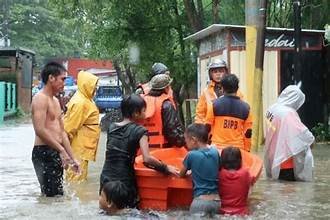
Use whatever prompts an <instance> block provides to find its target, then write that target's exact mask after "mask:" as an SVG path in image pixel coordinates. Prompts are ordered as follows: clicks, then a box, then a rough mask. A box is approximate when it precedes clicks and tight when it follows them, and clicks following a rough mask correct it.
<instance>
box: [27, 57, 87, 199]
mask: <svg viewBox="0 0 330 220" xmlns="http://www.w3.org/2000/svg"><path fill="white" fill-rule="evenodd" d="M41 78H42V82H43V83H44V85H45V86H44V88H43V89H42V90H41V91H40V92H39V93H38V94H37V95H35V96H34V97H33V99H32V123H33V127H34V131H35V134H36V137H35V140H34V148H33V151H32V162H33V166H34V169H35V172H36V175H37V177H38V181H39V183H40V188H41V192H42V194H45V195H46V196H49V197H52V196H56V195H63V185H62V182H63V168H67V167H68V166H69V165H70V166H72V169H73V170H75V171H76V172H79V169H80V167H79V163H78V162H77V161H76V160H75V159H74V157H73V154H72V151H71V146H70V142H69V140H68V137H67V134H66V133H65V131H64V126H63V120H62V113H61V107H60V103H59V101H58V99H57V98H55V95H56V94H57V93H59V92H61V91H63V89H64V80H65V78H66V69H65V68H64V67H63V66H62V65H61V64H58V63H55V62H50V63H48V64H46V66H45V67H44V69H43V70H42V72H41Z"/></svg>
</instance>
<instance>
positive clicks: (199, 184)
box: [180, 123, 220, 215]
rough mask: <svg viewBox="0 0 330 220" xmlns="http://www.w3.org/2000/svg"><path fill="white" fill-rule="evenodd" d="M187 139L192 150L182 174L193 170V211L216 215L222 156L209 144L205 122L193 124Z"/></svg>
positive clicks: (218, 201)
mask: <svg viewBox="0 0 330 220" xmlns="http://www.w3.org/2000/svg"><path fill="white" fill-rule="evenodd" d="M184 135H185V141H186V144H187V147H188V149H189V150H190V152H189V153H188V154H187V155H186V157H185V159H184V161H183V168H182V169H181V171H180V176H181V177H183V176H185V174H186V173H187V171H188V170H191V173H192V181H193V191H194V193H193V197H194V199H193V202H192V203H191V205H190V212H191V213H204V214H207V215H214V214H216V213H218V211H219V207H220V199H219V195H218V172H219V166H220V156H219V153H218V150H217V149H216V148H215V147H210V146H208V145H207V142H208V129H207V128H206V126H205V125H203V124H196V123H195V124H191V125H189V126H188V128H187V129H186V132H185V134H184Z"/></svg>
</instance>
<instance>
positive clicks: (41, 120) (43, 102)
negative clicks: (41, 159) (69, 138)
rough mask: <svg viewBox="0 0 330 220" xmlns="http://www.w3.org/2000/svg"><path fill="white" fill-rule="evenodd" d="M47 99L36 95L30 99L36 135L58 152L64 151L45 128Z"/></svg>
mask: <svg viewBox="0 0 330 220" xmlns="http://www.w3.org/2000/svg"><path fill="white" fill-rule="evenodd" d="M47 107H48V100H47V97H46V96H43V95H38V96H35V97H34V99H33V100H32V123H33V128H34V131H35V133H36V135H37V136H38V137H39V138H40V139H41V140H42V141H43V142H45V143H46V144H47V145H49V146H50V147H51V148H54V149H55V150H56V151H58V152H63V151H65V149H64V147H63V146H62V144H61V143H60V142H59V141H58V140H56V139H55V138H54V137H53V135H52V133H51V132H50V131H49V130H48V129H47V128H46V116H47Z"/></svg>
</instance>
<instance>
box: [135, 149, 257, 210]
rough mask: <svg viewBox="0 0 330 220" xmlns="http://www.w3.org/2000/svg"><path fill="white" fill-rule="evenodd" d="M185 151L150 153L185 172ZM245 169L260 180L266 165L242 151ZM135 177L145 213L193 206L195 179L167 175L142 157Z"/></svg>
mask: <svg viewBox="0 0 330 220" xmlns="http://www.w3.org/2000/svg"><path fill="white" fill-rule="evenodd" d="M187 152H188V151H187V150H186V149H185V148H184V147H182V148H163V149H157V150H153V151H151V152H150V154H151V155H153V156H154V157H156V158H158V159H160V160H162V161H163V162H164V163H166V164H169V165H173V166H175V167H177V168H178V169H181V168H182V161H183V159H184V158H185V156H186V154H187ZM241 153H242V160H243V167H247V168H249V171H250V174H251V176H253V177H255V179H256V180H257V179H258V177H259V175H260V173H261V171H262V166H263V161H262V160H261V159H260V158H259V157H258V156H256V155H254V154H252V153H249V152H246V151H244V150H241ZM135 162H136V163H135V173H136V178H137V185H138V189H139V195H140V208H141V209H154V210H161V211H165V210H168V209H173V208H187V207H189V206H190V203H191V202H192V194H193V192H192V181H191V177H190V176H187V177H186V178H180V177H175V176H173V175H169V176H167V175H164V174H162V173H160V172H157V171H155V170H152V169H149V168H147V167H145V166H144V165H143V159H142V156H141V155H140V156H138V157H136V160H135Z"/></svg>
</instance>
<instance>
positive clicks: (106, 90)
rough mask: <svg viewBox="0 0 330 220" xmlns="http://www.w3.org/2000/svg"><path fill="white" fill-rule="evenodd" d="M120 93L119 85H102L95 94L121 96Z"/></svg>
mask: <svg viewBox="0 0 330 220" xmlns="http://www.w3.org/2000/svg"><path fill="white" fill-rule="evenodd" d="M121 94H122V93H121V89H120V88H119V87H110V86H102V87H99V89H98V90H97V95H105V96H121Z"/></svg>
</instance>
